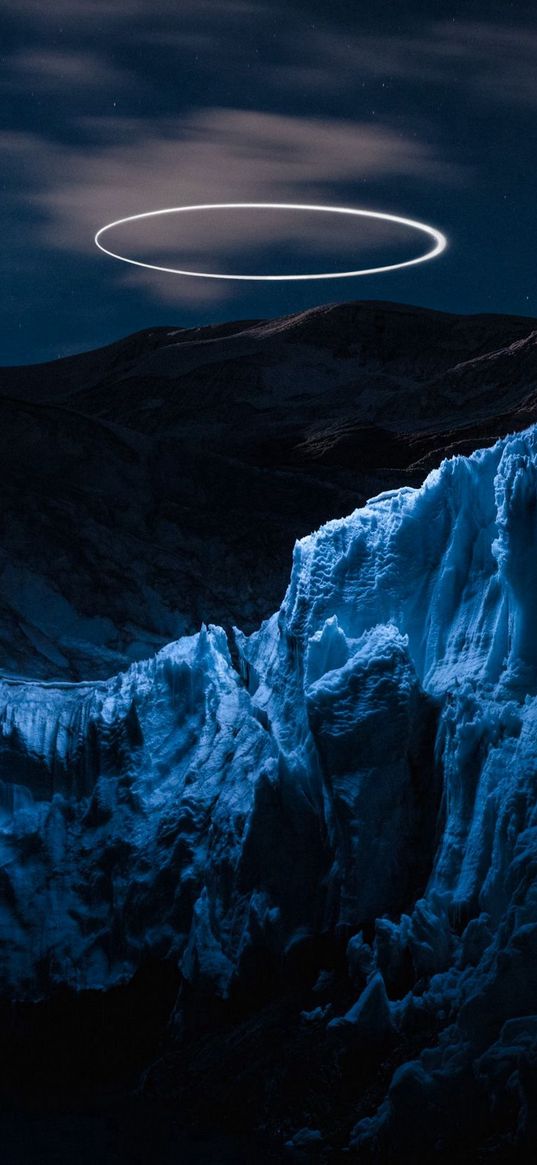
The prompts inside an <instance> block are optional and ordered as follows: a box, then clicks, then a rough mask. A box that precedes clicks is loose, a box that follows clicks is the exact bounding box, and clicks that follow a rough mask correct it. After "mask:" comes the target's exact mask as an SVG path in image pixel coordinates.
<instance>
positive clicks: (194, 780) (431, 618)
mask: <svg viewBox="0 0 537 1165" xmlns="http://www.w3.org/2000/svg"><path fill="white" fill-rule="evenodd" d="M536 594H537V428H532V429H530V430H528V431H526V432H525V433H522V434H519V435H517V436H513V437H508V438H506V439H505V440H503V441H500V442H498V443H497V444H496V445H495V446H494V447H493V448H491V449H487V450H485V451H480V452H477V453H475V454H474V455H473V456H471V457H470V458H462V457H459V458H454V459H453V460H450V461H447V462H444V463H443V465H442V466H441V468H440V469H439V470H436V471H435V472H433V473H432V474H431V475H430V477H429V478H428V479H427V481H426V482H425V484H424V485H423V487H422V488H421V489H420V490H411V489H401V490H398V491H394V492H392V493H389V494H384V495H381V496H379V497H378V498H375V499H373V500H372V501H371V502H369V504H368V505H367V506H366V507H365V508H363V509H361V510H357V511H356V512H355V513H354V514H352V515H351V516H350V517H348V518H345V519H341V520H337V521H332V522H330V523H328V525H326V526H325V527H323V528H322V529H321V530H319V531H318V532H317V533H316V534H312V535H310V536H309V537H307V538H304V539H302V540H301V541H300V542H298V543H297V545H296V548H295V553H294V560H293V566H292V573H291V579H290V584H289V588H288V591H287V594H286V596H285V599H284V601H283V604H282V607H281V609H280V611H279V612H278V613H277V614H276V615H275V616H274V617H273V618H272V619H270V620H269V621H267V622H266V623H265V624H263V626H262V627H261V628H260V630H259V631H257V632H256V633H255V634H253V635H251V636H250V637H248V638H246V637H245V636H243V635H242V634H241V633H240V632H237V635H236V644H235V645H233V649H232V653H231V654H230V647H229V645H228V642H227V639H226V636H225V634H224V632H223V631H222V630H220V629H219V628H216V627H209V628H208V629H206V628H204V629H202V630H201V632H200V633H199V634H198V635H195V636H192V637H190V638H187V639H183V640H179V641H178V642H177V643H173V644H171V645H170V646H169V647H167V648H165V649H164V650H163V651H161V652H160V653H159V654H158V655H157V656H156V657H155V658H154V659H153V660H151V661H149V662H142V663H137V664H134V665H133V666H132V667H131V668H130V669H129V670H128V671H127V672H125V673H123V674H121V675H119V676H116V677H115V678H113V679H111V680H110V681H101V682H96V683H90V684H78V685H69V684H65V683H58V684H54V683H49V684H45V683H41V682H33V683H32V682H29V681H19V680H16V679H7V678H6V679H4V680H3V682H2V685H1V687H2V691H1V699H2V709H1V716H0V730H1V753H0V779H1V781H2V784H1V786H0V790H1V832H0V843H1V853H2V861H1V879H2V895H1V932H0V934H1V957H0V974H1V987H2V991H3V992H4V994H5V993H8V994H10V995H12V996H16V997H30V998H32V997H37V996H39V995H42V994H44V993H46V992H47V991H49V990H50V989H51V987H52V986H53V985H54V984H57V983H67V984H70V985H72V986H74V987H77V988H82V987H89V986H97V987H106V986H109V985H110V984H112V983H114V982H117V981H120V980H122V979H125V978H127V977H129V976H130V975H132V973H133V972H134V970H135V969H136V967H137V966H138V965H139V963H140V961H141V960H142V959H143V958H144V956H145V955H146V954H147V953H153V954H155V955H158V956H161V957H166V958H173V959H174V960H176V961H177V963H178V965H179V966H180V968H181V971H182V974H183V976H184V977H185V979H186V980H187V981H188V982H190V983H191V984H192V986H193V988H194V989H195V990H199V991H202V992H205V993H213V994H216V995H220V996H223V997H226V996H227V995H228V994H229V992H230V991H232V990H240V989H241V984H245V985H247V984H248V983H249V982H251V981H252V980H254V979H255V977H256V975H257V974H258V972H259V971H260V969H261V968H265V969H266V966H267V965H269V966H270V967H271V968H272V969H273V972H274V982H277V980H278V976H280V977H281V978H285V975H286V971H287V968H288V967H289V966H290V965H291V963H292V961H293V959H295V958H296V955H297V952H300V951H301V950H304V949H308V948H310V947H311V948H312V949H313V950H315V942H316V940H317V939H318V938H319V936H323V935H333V936H339V937H340V938H341V937H342V936H343V937H344V939H345V941H347V940H348V948H347V956H348V968H349V975H350V977H351V980H352V982H353V983H354V984H355V989H356V1002H355V1004H354V1005H353V1006H352V1007H351V1008H350V1009H348V1010H347V1012H346V1013H345V1014H344V1015H342V1016H337V1015H335V1016H334V1014H333V1011H332V1013H331V1014H328V1015H327V1019H326V1022H327V1025H328V1024H330V1027H331V1032H332V1037H333V1038H335V1039H336V1038H340V1037H341V1032H342V1030H343V1031H345V1030H356V1032H357V1033H358V1035H359V1033H360V1032H361V1033H362V1038H363V1039H364V1040H365V1039H367V1040H368V1041H370V1042H371V1040H372V1039H373V1037H374V1033H375V1031H377V1033H378V1036H379V1039H382V1040H388V1041H389V1040H392V1041H394V1040H399V1041H403V1043H404V1041H405V1040H406V1041H408V1042H409V1046H410V1047H417V1048H418V1051H417V1053H416V1057H417V1058H412V1056H411V1055H408V1056H407V1057H406V1062H405V1063H403V1064H400V1066H399V1067H397V1068H396V1069H395V1071H394V1073H393V1078H392V1081H391V1084H390V1086H389V1088H388V1091H387V1094H386V1097H385V1100H384V1102H383V1103H382V1105H381V1106H380V1108H379V1109H378V1111H377V1113H376V1115H374V1116H371V1115H370V1116H368V1117H366V1118H364V1119H362V1120H360V1121H358V1123H357V1125H356V1127H355V1129H354V1131H353V1133H352V1145H353V1146H354V1147H358V1148H359V1149H360V1151H362V1152H363V1153H364V1154H365V1153H367V1152H371V1153H372V1154H374V1153H376V1152H380V1153H382V1152H384V1151H387V1149H386V1146H388V1145H389V1144H390V1143H391V1139H392V1138H397V1144H398V1145H400V1147H401V1149H400V1151H401V1153H403V1151H404V1149H405V1144H407V1142H408V1138H409V1137H411V1136H412V1135H413V1133H412V1120H409V1113H410V1114H411V1113H412V1112H414V1111H416V1112H418V1111H419V1112H420V1113H424V1112H425V1111H428V1112H429V1113H432V1114H433V1116H431V1118H430V1122H429V1124H427V1122H425V1124H423V1121H422V1125H423V1137H424V1138H425V1142H424V1144H425V1150H426V1151H428V1152H431V1153H432V1152H434V1151H436V1149H435V1146H436V1147H438V1144H440V1143H444V1142H445V1143H448V1142H449V1137H450V1136H451V1135H452V1124H453V1121H452V1113H453V1096H454V1094H455V1093H456V1095H457V1106H458V1107H457V1111H458V1113H459V1117H460V1120H461V1121H464V1118H465V1113H466V1114H469V1113H470V1112H471V1110H472V1108H474V1110H475V1108H476V1107H477V1108H479V1106H481V1108H479V1111H482V1109H483V1106H484V1108H485V1109H487V1111H488V1110H489V1109H490V1110H491V1111H492V1109H493V1108H494V1105H497V1106H498V1105H499V1106H500V1109H501V1103H503V1102H500V1100H499V1099H498V1097H499V1095H500V1093H502V1089H504V1091H505V1088H507V1089H508V1090H510V1091H509V1096H510V1103H512V1106H513V1105H514V1108H515V1110H516V1113H517V1116H516V1120H515V1125H516V1129H517V1131H516V1136H518V1137H519V1138H520V1139H521V1143H523V1142H524V1138H525V1137H526V1138H527V1137H528V1136H530V1133H531V1130H530V1129H529V1124H530V1123H531V1119H530V1116H528V1113H529V1112H530V1109H531V1106H529V1104H528V1096H527V1089H528V1084H527V1078H528V1073H527V1071H526V1069H527V1068H528V1065H531V1063H532V1062H533V1059H532V1058H534V1057H535V1055H536V1054H537V1015H536V1017H534V1018H533V1019H531V1020H530V1019H529V1018H528V1017H529V1016H530V1015H531V1014H532V1013H533V1012H536V1013H537V881H536V874H537V797H536V792H537V606H536V602H535V596H536ZM232 658H233V659H234V660H235V662H236V661H237V658H238V661H239V667H238V670H237V669H236V667H235V666H234V663H233V662H232ZM420 1032H423V1033H425V1034H426V1036H427V1039H424V1043H427V1042H428V1043H429V1045H431V1046H429V1047H428V1048H426V1049H425V1050H423V1051H421V1052H420V1051H419V1034H420ZM432 1035H434V1039H432ZM341 1038H342V1037H341ZM357 1038H358V1037H357ZM412 1041H414V1043H413V1042H412ZM416 1041H417V1042H416ZM528 1071H529V1069H528ZM463 1084H464V1087H463ZM502 1095H503V1093H502ZM487 1106H488V1107H487ZM496 1116H497V1114H496ZM500 1117H501V1112H500ZM491 1119H492V1118H491ZM495 1119H496V1118H495ZM498 1119H500V1118H498ZM517 1122H518V1124H517ZM500 1126H501V1120H500ZM428 1136H430V1138H431V1141H430V1144H428V1143H427V1137H428ZM405 1138H406V1140H405ZM442 1138H444V1141H442ZM446 1139H447V1140H446ZM407 1147H408V1149H409V1151H410V1149H411V1146H410V1144H408V1145H407Z"/></svg>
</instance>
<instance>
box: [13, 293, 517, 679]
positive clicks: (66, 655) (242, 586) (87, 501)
mask: <svg viewBox="0 0 537 1165" xmlns="http://www.w3.org/2000/svg"><path fill="white" fill-rule="evenodd" d="M536 393H537V338H536V332H535V321H533V320H531V319H526V318H512V317H503V316H492V315H491V316H454V315H449V314H445V313H439V312H432V311H429V310H425V309H422V308H414V307H405V306H403V305H397V304H386V303H349V304H341V305H334V306H329V307H323V308H317V309H313V310H312V311H308V312H305V313H303V314H301V315H298V316H290V317H287V318H285V319H281V320H272V321H268V322H267V321H265V322H263V321H262V322H259V321H239V322H238V323H226V324H223V325H221V326H214V327H203V328H196V329H172V328H156V329H150V330H148V331H146V332H141V333H138V334H136V335H134V336H130V337H127V338H126V339H125V340H121V341H119V342H118V343H116V344H111V345H109V346H108V347H106V348H103V349H101V350H99V351H97V352H89V353H83V354H81V355H80V356H73V357H69V358H67V359H64V360H59V361H55V362H52V363H49V364H44V365H34V366H31V367H28V368H7V369H3V370H1V371H0V414H1V423H0V457H1V462H2V465H3V467H4V495H3V506H2V525H1V540H0V545H1V551H0V644H1V648H2V665H3V667H4V670H7V671H17V672H21V673H24V674H30V675H36V676H41V677H46V676H49V675H55V676H58V675H63V676H66V677H70V678H79V677H81V676H85V677H92V676H93V677H98V676H105V675H109V674H112V673H113V672H115V671H117V670H118V668H121V667H124V666H126V665H127V664H128V662H130V661H131V660H132V659H134V658H139V657H144V656H147V655H150V654H151V653H152V652H153V651H154V650H155V648H156V647H157V646H159V645H160V644H162V643H164V642H166V641H168V640H170V639H172V638H175V637H176V636H177V635H179V634H181V633H182V632H188V631H192V630H195V629H196V628H197V627H198V626H199V625H200V623H201V622H202V621H208V622H219V623H223V624H224V625H226V626H229V625H230V624H232V623H236V624H238V625H240V626H241V627H243V628H244V629H246V630H249V629H251V628H252V627H254V626H255V625H257V624H258V623H259V621H260V619H262V618H264V617H266V616H267V615H268V614H270V612H271V611H272V610H273V609H274V607H276V606H277V605H278V603H279V601H280V599H281V596H282V594H283V590H284V587H285V582H286V579H287V575H288V569H289V560H290V553H291V549H292V545H293V543H294V541H295V539H296V538H297V537H299V536H301V535H302V534H304V533H307V532H308V531H310V530H313V529H316V528H317V527H318V526H319V525H320V524H321V523H322V522H324V521H326V520H327V519H329V518H331V517H335V516H339V515H343V514H345V513H348V512H349V511H351V510H352V509H353V508H354V507H355V506H357V505H359V504H361V503H362V502H363V501H364V500H365V499H366V497H368V496H371V495H372V494H375V493H377V492H379V491H381V490H383V489H385V488H391V487H393V486H395V485H399V484H404V483H409V484H419V482H420V481H421V480H422V479H423V477H424V476H425V473H426V472H427V471H428V470H429V469H430V468H432V467H433V466H435V465H437V464H438V463H439V462H440V460H441V459H442V457H444V456H445V455H446V454H448V455H449V454H451V453H453V452H463V453H468V452H469V451H470V450H471V449H473V448H475V447H476V446H478V445H484V444H487V443H490V442H491V441H492V440H494V439H495V438H496V437H498V436H500V435H502V434H505V433H506V432H508V431H510V430H512V429H519V428H522V427H524V426H526V425H527V424H529V423H531V422H532V421H533V420H534V419H535V418H536V416H537V397H536Z"/></svg>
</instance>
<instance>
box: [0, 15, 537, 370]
mask: <svg viewBox="0 0 537 1165" xmlns="http://www.w3.org/2000/svg"><path fill="white" fill-rule="evenodd" d="M1 12H2V17H1V29H0V44H1V46H2V72H1V85H2V100H1V109H2V115H3V116H2V128H1V130H0V141H1V149H2V192H3V199H2V202H3V216H2V217H3V224H2V227H3V229H2V251H3V261H4V272H5V273H4V278H3V280H2V290H1V297H2V301H1V302H2V307H1V315H2V329H1V332H2V347H1V351H0V360H1V361H2V362H3V363H21V362H22V363H26V362H30V361H36V360H43V359H52V358H55V357H57V356H62V355H67V354H69V353H72V352H76V351H80V350H83V349H85V348H91V347H96V346H99V345H101V344H104V343H107V342H109V341H111V340H113V339H116V338H118V337H120V336H122V335H125V334H127V333H129V332H133V331H136V330H138V329H140V328H144V327H151V326H153V325H157V324H165V325H168V324H170V325H175V326H180V325H192V324H197V323H205V322H212V321H218V320H223V319H240V318H243V319H244V318H249V319H251V318H257V317H260V316H272V315H281V314H285V313H288V312H293V311H299V310H301V309H303V308H306V307H311V306H313V305H314V304H317V303H323V302H334V301H337V300H345V299H387V300H396V301H400V302H409V303H415V304H421V305H424V306H429V307H434V308H442V309H446V310H453V311H463V312H472V311H493V312H511V313H515V314H522V315H537V293H536V276H535V256H536V233H537V232H536V225H535V191H536V187H537V150H536V132H535V126H536V120H537V118H536V115H537V14H536V12H535V5H534V4H526V3H516V4H509V3H505V2H502V3H489V4H485V3H472V2H471V0H466V2H464V3H454V4H445V5H442V4H428V5H426V4H423V3H415V4H411V3H404V2H403V3H396V2H394V3H389V2H385V3H370V4H361V3H359V2H355V3H343V2H340V0H330V2H329V3H328V2H326V0H325V2H323V3H319V2H317V0H310V2H309V3H302V2H301V0H288V2H285V0H282V2H281V3H278V2H276V0H275V2H269V0H267V2H263V0H229V2H225V0H152V2H150V0H2V6H1ZM230 201H279V202H310V203H311V202H315V203H323V204H324V203H328V204H335V205H348V206H356V207H364V208H367V209H371V210H380V211H386V212H389V213H393V214H400V215H405V216H409V217H411V218H416V219H421V220H424V221H426V222H429V223H432V224H433V225H434V226H436V227H438V228H439V229H440V230H442V231H444V232H445V234H446V235H447V236H448V239H449V248H448V250H447V252H446V253H445V254H444V255H443V256H441V257H440V258H439V259H437V260H435V261H434V262H432V263H429V264H425V265H422V266H417V267H414V268H410V269H408V270H406V271H400V272H395V273H390V274H386V275H383V276H372V277H364V278H361V279H355V280H334V281H328V282H326V283H324V282H320V283H319V282H317V283H301V284H289V283H286V284H284V283H282V284H278V283H273V284H248V283H236V284H235V283H224V282H220V281H216V280H197V279H188V278H184V277H178V276H173V275H164V274H158V273H154V272H150V271H143V270H141V269H138V268H135V267H131V266H126V265H124V264H121V263H117V262H115V261H114V260H112V259H110V258H108V257H106V256H104V255H102V254H101V253H100V252H99V251H98V250H97V249H96V247H95V246H94V243H93V236H94V234H95V231H96V230H97V229H98V228H99V227H101V226H102V225H103V224H105V223H107V222H109V221H110V220H112V219H116V218H118V217H122V216H124V215H129V214H136V213H141V212H143V211H148V210H155V209H159V208H161V207H166V206H174V205H185V204H190V203H198V202H230ZM275 213H276V212H273V213H271V212H268V213H267V215H266V216H264V217H261V218H259V217H258V218H257V219H255V220H254V217H253V216H252V215H250V216H248V215H246V216H245V217H244V218H243V219H241V220H240V221H239V219H238V218H235V219H233V218H232V216H231V215H230V213H227V214H226V213H223V212H215V214H214V215H211V216H208V217H207V218H205V220H204V221H203V222H202V221H201V219H198V220H197V222H196V223H195V224H192V223H191V224H190V227H189V230H188V231H187V233H186V234H185V233H184V232H185V226H184V220H185V218H186V216H174V222H173V223H172V222H169V223H168V224H167V230H166V232H165V233H163V231H162V229H160V228H159V230H158V231H156V233H155V234H154V235H152V234H151V232H148V231H147V230H146V231H145V232H142V233H141V234H140V236H139V237H138V236H136V237H135V236H134V235H133V236H132V237H129V239H126V243H128V246H129V248H130V251H129V253H131V254H132V255H133V256H136V257H144V258H146V259H149V256H151V257H152V258H153V261H156V262H162V263H164V264H165V263H166V262H167V260H169V259H170V258H171V259H173V260H174V262H173V263H172V264H171V265H176V263H177V264H178V265H179V262H178V261H180V260H181V258H182V257H183V256H187V257H188V258H189V259H190V260H198V259H200V260H203V262H204V263H205V268H204V269H208V270H239V269H240V270H243V271H251V272H253V271H256V270H262V271H264V272H272V273H277V272H278V271H281V270H285V269H289V267H290V268H291V269H293V266H294V267H295V268H296V267H297V265H298V269H299V270H300V269H302V270H315V269H330V264H331V261H332V262H334V263H335V264H338V265H339V266H340V269H341V267H343V268H345V267H348V266H351V267H356V266H361V265H369V266H370V265H372V263H371V261H370V260H371V258H372V257H374V259H375V260H376V261H377V262H378V263H382V262H390V261H392V258H399V257H411V255H412V254H414V253H416V252H417V251H418V250H420V249H421V250H423V240H422V239H421V238H418V237H414V236H410V235H409V234H405V233H404V232H403V233H401V234H400V235H397V234H396V233H392V234H390V232H382V231H380V232H375V231H374V230H373V229H371V230H370V231H367V230H365V229H364V228H363V227H362V228H361V229H360V231H358V232H357V233H356V230H355V227H353V226H352V225H351V220H348V222H347V223H346V224H345V229H344V230H343V228H341V229H339V228H338V230H337V231H335V232H332V233H331V231H330V230H328V227H327V226H326V227H325V226H323V228H322V229H321V228H320V227H319V229H318V224H317V223H315V224H313V223H312V221H311V216H300V215H298V217H296V218H295V219H293V223H292V224H291V223H290V222H289V221H284V219H283V218H280V219H277V217H275ZM178 218H180V219H182V220H183V223H182V225H181V229H182V230H183V234H181V230H180V229H179V226H180V224H179V223H178V221H177V219H178ZM168 227H169V231H168ZM194 228H195V229H194ZM115 241H118V239H116V240H115ZM351 255H352V262H351V263H349V262H348V258H349V256H351ZM286 264H287V268H286ZM301 265H302V266H301Z"/></svg>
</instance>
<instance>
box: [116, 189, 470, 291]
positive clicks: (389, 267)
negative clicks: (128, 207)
mask: <svg viewBox="0 0 537 1165" xmlns="http://www.w3.org/2000/svg"><path fill="white" fill-rule="evenodd" d="M252 209H256V210H257V209H260V210H315V211H321V212H324V213H325V214H348V215H356V216H360V217H361V218H375V219H381V220H383V221H384V222H393V223H398V224H399V225H400V226H406V227H411V228H413V229H414V230H417V231H421V232H422V233H423V234H425V235H428V236H429V238H431V239H433V246H432V247H431V248H430V250H428V251H426V252H425V253H424V254H423V255H418V256H417V257H415V258H414V259H405V260H403V261H402V262H401V263H387V264H385V265H384V266H382V267H362V268H360V269H358V270H357V271H321V272H316V273H314V274H311V275H229V274H220V273H217V272H214V271H185V270H182V269H181V268H178V267H163V266H161V265H160V264H158V263H143V262H142V260H141V259H128V258H127V257H126V256H125V255H120V254H118V252H117V251H111V250H110V249H109V247H105V246H103V244H102V242H101V238H102V236H103V235H104V234H105V232H106V231H111V230H112V229H113V228H114V227H119V226H123V225H124V224H125V223H128V222H139V221H140V219H145V218H158V217H159V216H160V215H164V214H183V213H185V212H188V211H192V210H252ZM95 243H96V244H97V246H98V247H99V249H100V250H101V251H104V253H105V255H110V256H111V258H112V259H119V260H120V261H121V262H122V263H131V264H132V265H133V266H134V267H145V268H148V269H149V270H150V271H165V272H166V273H168V274H170V275H188V276H192V277H193V278H196V279H238V280H245V281H248V282H268V283H277V282H292V281H297V280H306V279H350V278H354V277H355V276H358V275H381V274H382V273H383V272H385V271H399V270H400V269H401V268H402V267H414V266H415V265H416V264H417V263H426V262H428V260H429V259H434V258H436V256H437V255H441V253H442V251H445V249H446V246H447V239H446V236H445V235H443V234H442V232H441V231H439V230H437V229H436V227H432V226H430V225H429V224H428V223H424V222H419V221H418V220H417V219H412V218H403V217H402V216H401V215H398V214H384V213H383V212H381V211H379V210H361V209H358V208H356V207H348V206H317V205H313V206H310V205H307V204H304V203H296V202H207V203H201V204H199V205H197V206H170V207H166V208H165V209H164V210H147V211H145V212H144V213H143V214H131V215H128V217H127V218H118V219H116V220H115V222H109V223H107V224H106V226H104V227H101V228H100V229H99V230H98V231H97V234H96V235H95Z"/></svg>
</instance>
